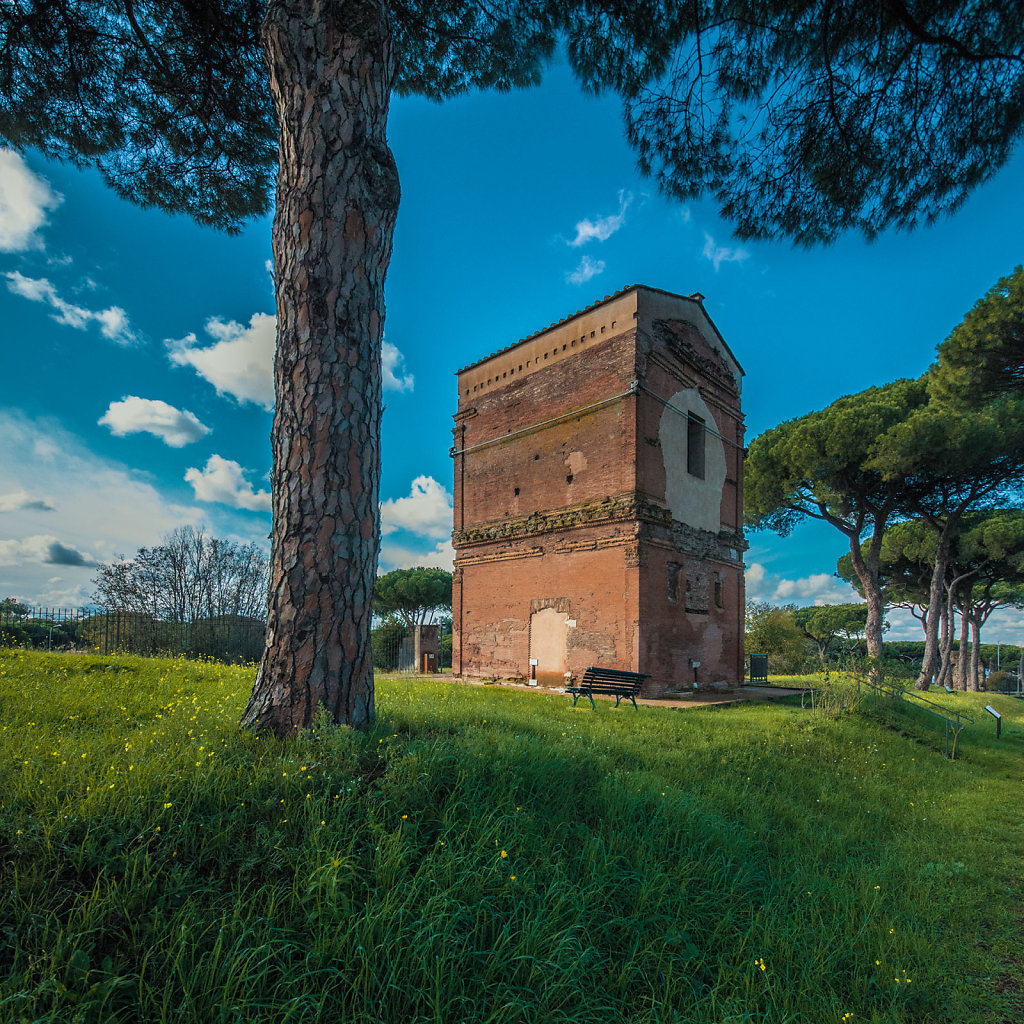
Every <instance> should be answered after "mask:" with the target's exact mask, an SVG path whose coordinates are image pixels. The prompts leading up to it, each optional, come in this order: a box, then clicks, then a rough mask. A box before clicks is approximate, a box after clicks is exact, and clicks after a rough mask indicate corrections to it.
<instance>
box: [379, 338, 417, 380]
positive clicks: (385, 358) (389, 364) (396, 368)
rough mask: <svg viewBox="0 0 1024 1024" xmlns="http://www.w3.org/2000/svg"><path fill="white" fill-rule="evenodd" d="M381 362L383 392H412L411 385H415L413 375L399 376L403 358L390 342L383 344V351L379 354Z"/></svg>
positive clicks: (403, 362)
mask: <svg viewBox="0 0 1024 1024" xmlns="http://www.w3.org/2000/svg"><path fill="white" fill-rule="evenodd" d="M381 362H382V367H383V373H384V379H383V385H384V390H385V391H412V388H413V384H415V379H414V378H413V375H412V374H411V373H410V374H406V376H404V377H400V376H399V374H400V373H401V372H402V370H403V369H404V364H405V356H403V355H402V353H401V352H399V351H398V349H397V348H396V347H395V346H394V345H392V344H391V342H390V341H385V342H384V347H383V351H382V353H381Z"/></svg>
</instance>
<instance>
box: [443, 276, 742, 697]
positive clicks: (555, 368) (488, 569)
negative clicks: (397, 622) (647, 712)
mask: <svg viewBox="0 0 1024 1024" xmlns="http://www.w3.org/2000/svg"><path fill="white" fill-rule="evenodd" d="M701 299H702V297H701V296H700V295H692V296H681V295H673V294H670V293H668V292H663V291H659V290H657V289H652V288H645V287H642V286H634V287H631V288H627V289H624V290H623V291H621V292H618V293H616V294H615V295H612V296H609V297H608V298H606V299H604V300H602V301H601V302H599V303H597V304H595V305H593V306H591V307H589V308H587V309H585V310H582V311H581V312H579V313H576V314H573V315H572V316H570V317H567V318H566V319H565V320H562V321H561V322H559V323H557V324H554V325H552V326H551V327H549V328H547V329H546V330H544V331H541V332H540V333H538V334H535V335H531V336H530V337H529V338H526V339H524V340H523V341H520V342H518V343H516V344H515V345H512V346H510V347H509V348H507V349H504V350H502V351H501V352H497V353H495V354H494V355H491V356H488V357H487V358H485V359H482V360H480V362H478V363H474V364H473V365H472V366H468V367H466V368H465V369H463V370H460V371H459V373H458V382H459V406H458V411H457V412H456V415H455V431H454V433H455V444H454V446H453V448H452V455H453V458H454V461H455V467H454V468H455V524H454V525H455V529H454V533H453V543H454V545H455V549H456V560H455V577H454V593H453V618H454V637H453V670H454V671H455V673H456V674H459V675H464V676H498V677H524V678H529V677H530V675H531V665H530V661H531V659H535V660H536V661H537V662H538V664H537V666H536V669H537V670H538V675H540V674H541V673H542V674H543V675H544V677H545V678H544V679H541V680H540V681H541V682H560V681H561V678H560V677H561V675H562V673H563V672H565V671H570V672H573V673H575V674H577V675H579V674H580V673H582V671H583V670H584V669H585V668H586V667H587V666H588V665H604V666H608V667H613V668H622V669H629V670H633V671H640V672H647V673H650V675H651V678H650V680H649V681H648V683H647V684H646V687H645V693H646V694H648V695H652V696H653V695H656V694H659V693H663V692H664V691H665V690H666V689H684V688H692V686H693V682H694V679H695V678H696V680H697V681H698V683H699V684H700V685H702V686H708V685H713V684H722V683H725V684H733V683H736V682H739V681H740V680H741V679H742V676H743V612H744V594H743V561H742V559H743V551H744V550H745V549H746V543H745V541H744V539H743V532H742V508H743V417H742V412H741V409H740V386H741V380H742V375H743V371H742V369H741V368H740V366H739V363H738V362H737V361H736V359H735V357H734V356H733V354H732V352H731V351H730V350H729V348H728V346H727V345H726V344H725V342H724V340H723V339H722V337H721V336H720V335H719V333H718V330H717V329H716V328H715V326H714V324H713V323H712V322H711V320H710V318H709V317H708V315H707V313H706V312H705V311H704V307H703V304H702V301H701ZM552 595H557V596H552ZM542 660H543V661H544V664H541V661H542ZM563 665H564V668H563V667H562V666H563ZM559 669H560V671H559Z"/></svg>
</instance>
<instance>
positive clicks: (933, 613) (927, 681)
mask: <svg viewBox="0 0 1024 1024" xmlns="http://www.w3.org/2000/svg"><path fill="white" fill-rule="evenodd" d="M953 528H954V526H953V525H952V524H951V523H950V522H949V521H947V522H946V523H945V524H944V525H943V526H942V528H941V529H940V530H939V532H938V537H937V538H936V546H935V565H934V567H933V569H932V579H931V584H930V586H929V588H928V621H927V624H926V627H925V634H924V658H923V659H922V661H921V673H920V675H918V677H917V682H916V683H915V684H914V685H915V686H916V687H917V689H919V690H927V689H928V687H929V686H931V683H932V679H933V678H934V677H935V672H936V669H937V667H938V661H939V621H940V620H941V619H943V618H944V616H943V614H942V611H941V608H942V603H943V602H942V598H943V595H944V591H945V581H946V569H947V568H948V566H949V549H950V540H951V536H952V532H953Z"/></svg>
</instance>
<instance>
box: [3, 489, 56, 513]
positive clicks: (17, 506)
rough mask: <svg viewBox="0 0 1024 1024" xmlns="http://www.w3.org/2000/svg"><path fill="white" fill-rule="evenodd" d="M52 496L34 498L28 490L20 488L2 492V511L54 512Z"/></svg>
mask: <svg viewBox="0 0 1024 1024" xmlns="http://www.w3.org/2000/svg"><path fill="white" fill-rule="evenodd" d="M53 510H54V505H53V499H52V498H33V497H32V495H31V494H29V493H28V491H25V490H21V489H18V490H17V491H11V492H10V493H9V494H0V512H22V511H32V512H52V511H53Z"/></svg>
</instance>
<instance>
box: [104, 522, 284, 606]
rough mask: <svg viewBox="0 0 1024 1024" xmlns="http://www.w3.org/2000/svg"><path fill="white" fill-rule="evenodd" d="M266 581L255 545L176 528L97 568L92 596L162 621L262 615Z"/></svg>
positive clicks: (264, 566)
mask: <svg viewBox="0 0 1024 1024" xmlns="http://www.w3.org/2000/svg"><path fill="white" fill-rule="evenodd" d="M268 580H269V562H268V559H267V555H266V554H265V552H264V551H262V550H261V549H260V548H259V547H258V546H257V545H255V544H238V543H236V542H235V541H230V540H221V539H220V538H218V537H214V536H211V535H210V534H208V533H207V532H206V531H205V530H203V529H196V528H195V527H193V526H179V527H178V528H177V529H176V530H172V531H171V532H170V533H169V534H167V536H166V537H164V539H163V542H162V543H160V544H157V545H156V546H154V547H151V548H146V547H143V548H139V550H138V551H137V552H136V554H135V555H134V557H132V558H127V557H125V556H124V555H118V556H117V558H116V559H115V560H114V561H113V562H109V563H108V564H106V565H102V566H100V568H99V570H98V572H97V574H96V576H95V578H94V579H93V586H94V587H95V590H94V592H93V597H92V600H93V602H94V603H95V604H98V605H101V606H102V607H104V608H108V609H113V608H117V609H121V610H124V611H130V612H137V613H139V614H144V615H151V616H153V617H154V618H157V619H163V620H165V621H168V622H195V621H197V620H200V619H214V618H220V617H223V616H229V615H230V616H242V617H244V618H258V619H263V618H264V617H265V616H266V610H267V583H268Z"/></svg>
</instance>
